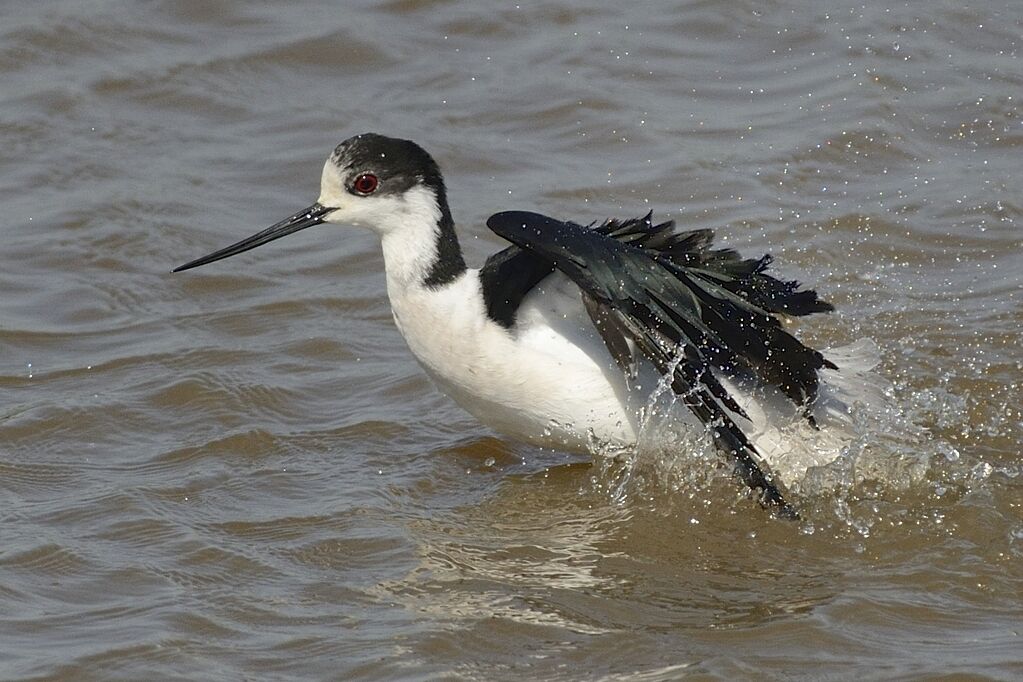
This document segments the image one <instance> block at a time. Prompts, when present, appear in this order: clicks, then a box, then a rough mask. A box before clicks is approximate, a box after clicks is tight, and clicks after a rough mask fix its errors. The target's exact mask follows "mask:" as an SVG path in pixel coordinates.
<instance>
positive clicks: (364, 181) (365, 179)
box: [352, 173, 380, 195]
mask: <svg viewBox="0 0 1023 682" xmlns="http://www.w3.org/2000/svg"><path fill="white" fill-rule="evenodd" d="M379 184H380V180H379V179H378V178H377V176H375V175H373V174H372V173H363V174H362V175H360V176H359V177H357V178H355V182H353V183H352V189H354V190H355V191H356V192H358V193H359V194H363V195H365V194H372V193H373V192H375V191H377V185H379Z"/></svg>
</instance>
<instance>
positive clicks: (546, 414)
mask: <svg viewBox="0 0 1023 682" xmlns="http://www.w3.org/2000/svg"><path fill="white" fill-rule="evenodd" d="M543 285H544V286H542V287H537V289H536V290H534V291H533V292H531V294H530V296H529V297H527V299H526V300H525V301H524V302H523V304H522V306H521V307H520V310H519V316H518V324H517V325H516V328H515V329H513V330H506V329H504V328H502V327H500V326H499V325H497V324H496V323H494V322H492V321H491V320H490V319H489V318H487V317H486V314H485V312H484V310H483V302H482V297H481V295H480V292H479V285H478V279H477V277H476V276H475V272H474V271H470V272H469V273H467V275H466V276H464V277H462V278H460V279H459V280H457V281H456V282H454V283H452V284H451V285H449V286H447V287H445V288H444V289H442V290H440V291H419V292H416V291H412V292H409V291H406V292H404V295H403V296H400V297H392V301H391V307H392V310H393V312H394V318H395V322H396V324H397V325H398V328H399V329H400V330H401V332H402V334H403V336H404V337H405V340H406V342H407V343H408V345H409V348H410V349H411V350H412V353H413V355H415V357H416V359H417V360H419V362H420V364H421V365H422V366H423V368H424V369H425V370H426V372H427V374H429V375H430V377H431V378H432V379H433V380H434V382H436V383H437V384H438V386H439V387H440V388H441V389H442V390H443V391H444V392H445V393H447V394H448V395H450V396H451V397H452V398H453V399H454V400H455V401H456V402H457V403H458V404H459V405H460V406H461V407H462V408H463V409H465V410H466V411H467V412H469V413H470V414H472V415H473V416H474V417H476V418H477V419H479V420H480V421H481V422H482V423H484V424H486V425H487V426H489V427H490V428H492V429H494V430H496V431H499V432H501V433H503V434H505V435H508V436H511V437H512V438H515V439H517V440H522V441H525V442H528V443H533V444H535V445H541V446H545V447H552V448H556V449H561V450H573V451H586V450H588V449H590V448H591V447H592V445H593V442H594V439H596V440H597V441H599V442H608V443H612V444H619V445H630V444H633V443H635V441H636V433H637V430H638V412H639V408H640V407H641V406H642V403H640V404H639V405H635V404H633V403H634V402H635V399H634V397H633V396H632V395H631V394H630V393H629V391H628V388H627V386H626V383H625V379H624V377H623V376H622V374H621V372H620V371H619V370H618V368H617V366H615V364H614V361H613V360H612V359H611V356H610V355H609V354H608V352H607V350H606V349H605V347H604V344H603V342H602V341H601V340H600V338H599V336H598V335H597V333H596V330H594V329H593V326H592V323H591V322H590V320H589V317H588V316H587V315H586V312H585V310H584V309H583V307H582V302H581V299H580V298H579V293H578V290H577V289H575V285H573V284H572V283H571V282H569V281H568V280H567V279H566V278H564V277H563V276H561V275H560V274H555V275H553V276H551V277H549V278H547V279H546V280H545V281H544V283H543ZM573 290H574V291H573ZM395 298H397V299H398V300H395ZM541 302H542V303H541Z"/></svg>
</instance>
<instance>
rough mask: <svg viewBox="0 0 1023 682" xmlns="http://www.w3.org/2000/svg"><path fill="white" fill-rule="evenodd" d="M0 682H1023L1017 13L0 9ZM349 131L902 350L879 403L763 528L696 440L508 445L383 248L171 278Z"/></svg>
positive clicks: (302, 192)
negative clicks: (418, 320)
mask: <svg viewBox="0 0 1023 682" xmlns="http://www.w3.org/2000/svg"><path fill="white" fill-rule="evenodd" d="M0 27H2V28H0V72H2V73H3V84H4V85H3V88H2V90H0V149H2V152H0V202H2V205H3V209H4V210H3V220H2V222H0V230H2V236H3V247H2V249H0V292H3V294H2V296H0V396H2V402H0V490H2V495H3V499H4V504H3V511H2V512H0V515H2V524H0V539H2V543H0V677H3V678H5V679H54V680H58V679H59V680H81V679H295V678H313V679H341V678H352V677H360V678H402V679H423V678H454V679H523V678H543V679H566V680H569V679H601V678H603V679H643V680H652V679H677V678H679V677H685V676H688V675H693V676H703V677H704V678H706V677H709V678H718V679H737V678H747V677H754V676H757V677H767V678H777V679H782V678H784V679H790V678H797V679H798V678H805V679H820V678H829V679H849V678H868V679H870V678H879V677H880V678H918V677H935V676H941V675H960V674H965V673H972V674H975V675H978V676H982V677H986V678H991V679H1012V678H1018V677H1021V676H1023V655H1021V654H1020V652H1021V651H1023V642H1021V632H1023V616H1021V614H1023V597H1021V594H1023V592H1021V589H1020V586H1021V582H1023V569H1021V558H1023V513H1021V508H1023V478H1021V476H1020V449H1019V443H1020V441H1021V438H1023V426H1021V412H1023V400H1021V398H1020V381H1021V377H1023V351H1021V347H1020V332H1019V330H1020V326H1021V324H1023V302H1021V285H1023V259H1021V258H1020V255H1019V254H1020V250H1021V247H1023V233H1021V230H1020V225H1019V223H1018V222H1017V221H1019V220H1020V219H1021V214H1023V194H1021V191H1020V189H1019V187H1020V182H1019V169H1020V152H1021V147H1023V119H1021V113H1023V112H1021V109H1020V103H1019V100H1020V96H1021V95H1020V93H1021V92H1023V88H1021V86H1023V64H1021V60H1020V56H1019V55H1020V50H1021V42H1023V40H1021V38H1020V36H1021V34H1023V14H1021V13H1020V12H1019V10H1018V8H1016V7H1015V6H1014V5H1012V4H1011V3H998V2H980V3H973V4H971V5H970V6H969V7H960V6H959V5H958V4H956V3H949V2H939V3H927V4H917V3H900V4H897V5H896V6H894V7H882V6H877V7H864V6H861V5H849V4H841V3H836V2H830V1H828V2H822V3H815V4H813V5H808V4H806V3H797V2H786V1H778V2H769V3H766V4H765V3H763V2H745V1H741V2H721V1H716V2H715V1H705V2H660V3H653V4H649V5H636V4H621V5H619V6H615V7H609V6H605V5H601V4H599V3H586V2H582V1H581V0H561V1H558V2H548V3H542V4H528V3H523V4H520V5H514V4H510V3H497V2H490V3H472V4H471V5H470V4H466V3H449V2H439V1H435V2H414V1H412V0H404V1H403V0H392V1H390V2H370V1H369V0H365V1H362V2H352V3H345V4H344V6H343V7H341V6H337V5H336V4H334V3H317V2H295V3H288V4H286V5H273V6H266V7H264V6H259V5H255V4H253V3H244V2H238V1H237V0H229V1H227V2H221V3H216V4H209V3H203V2H194V1H187V0H181V1H170V0H168V1H164V2H152V3H141V4H140V3H132V2H126V1H124V0H93V1H91V2H87V3H69V2H39V3H31V4H30V3H14V4H8V5H7V6H5V7H4V8H3V9H0ZM366 130H376V131H378V132H382V133H386V134H391V135H395V136H401V137H408V138H412V139H415V140H417V141H419V142H420V143H421V144H422V145H423V146H425V147H426V148H427V149H428V150H429V151H430V152H431V153H433V154H434V156H435V157H436V158H437V159H438V161H439V162H440V163H441V165H442V167H443V169H444V171H445V174H446V177H447V180H448V184H449V186H450V198H451V201H452V206H453V211H454V213H455V219H456V222H457V223H458V224H459V229H460V232H461V235H462V240H463V246H464V248H465V250H466V252H467V256H468V259H469V260H470V261H471V262H472V263H475V264H478V263H480V262H482V259H483V258H484V257H485V255H486V254H487V253H489V252H490V251H492V250H494V249H496V248H498V247H499V246H500V241H499V240H498V239H497V238H496V237H495V236H493V235H490V234H487V232H486V229H485V228H484V227H483V222H484V220H485V219H486V217H487V216H488V215H490V214H491V213H493V212H495V211H498V210H505V209H513V208H516V209H524V210H538V211H543V212H548V213H550V214H552V215H556V216H562V217H566V218H573V219H575V220H580V221H589V220H597V219H601V218H604V217H606V216H609V215H620V216H630V215H637V214H640V213H645V212H646V211H648V210H651V209H652V210H654V211H655V216H660V217H671V218H675V219H676V220H678V221H680V223H682V224H683V225H685V226H687V227H690V228H700V227H709V228H714V229H715V230H717V231H718V234H719V239H720V240H721V241H722V243H724V244H727V245H730V246H734V247H736V248H740V249H741V250H742V251H743V252H745V253H748V254H749V255H751V256H752V255H759V254H761V253H764V252H767V251H770V252H771V253H773V254H774V255H775V256H776V257H777V267H778V270H779V271H780V272H781V273H782V274H784V275H785V276H787V277H794V278H799V279H801V280H802V281H805V282H808V283H811V284H812V285H813V286H815V287H816V288H818V289H819V291H820V292H821V293H822V295H824V296H825V297H826V298H828V299H829V300H832V301H833V302H835V304H836V305H837V306H838V308H839V312H838V313H836V314H833V315H830V316H824V317H821V318H819V319H811V320H808V321H806V322H805V323H803V324H801V325H800V328H799V332H800V334H801V336H802V337H803V338H804V339H807V340H809V341H812V342H814V343H817V344H821V345H839V344H842V343H846V342H850V341H853V340H855V339H857V338H860V337H863V336H868V337H871V338H873V339H875V340H876V341H877V343H878V344H879V345H880V347H881V348H882V354H883V364H882V367H881V372H882V374H883V375H884V376H885V377H886V378H887V379H888V380H889V381H891V382H892V386H893V394H892V397H891V408H892V409H891V411H890V413H889V414H888V415H887V416H886V417H885V420H882V422H879V423H867V422H864V423H863V424H861V425H860V426H861V427H862V428H861V432H862V436H863V437H862V438H861V439H860V440H859V441H857V442H856V443H854V444H853V445H852V446H851V448H850V451H849V453H847V458H846V459H845V460H844V461H843V463H842V464H841V465H840V466H837V467H836V468H834V470H831V471H828V472H822V473H821V474H820V475H819V476H818V477H817V478H816V479H814V480H813V481H808V482H806V484H805V486H804V487H805V489H806V494H805V495H804V496H803V498H802V499H801V504H802V506H803V509H804V520H803V521H802V522H801V523H786V522H782V521H778V520H774V519H772V518H771V517H769V516H768V515H766V514H764V513H763V512H762V511H760V510H759V509H758V508H757V507H756V505H755V504H754V503H752V502H751V501H749V500H747V499H745V497H744V496H743V495H742V494H741V491H739V490H738V488H737V487H736V485H735V484H734V482H732V481H731V480H729V479H728V477H727V475H726V473H727V472H724V471H720V470H715V469H713V468H709V467H707V465H706V464H705V463H701V462H700V461H698V460H694V459H693V458H692V457H687V454H686V453H677V454H676V455H674V456H671V455H670V454H669V453H663V454H662V456H660V457H654V458H647V459H646V460H640V461H635V462H631V463H630V462H624V463H623V462H607V461H602V462H599V463H597V464H595V465H593V466H590V465H589V464H588V463H587V462H586V461H583V460H580V459H579V458H575V457H569V456H566V455H562V454H559V453H551V452H542V451H539V450H536V449H533V448H530V447H526V446H522V445H518V444H515V443H512V442H506V441H504V440H501V439H499V438H498V437H496V435H495V434H492V433H490V432H489V431H487V430H486V429H485V428H483V427H481V426H479V425H478V424H476V423H475V422H474V421H473V420H472V419H471V418H469V417H468V416H467V415H465V414H464V413H463V412H461V411H460V410H459V409H458V408H457V407H455V406H454V405H453V403H451V401H449V400H448V399H447V398H446V397H444V396H443V395H441V394H440V393H438V392H437V391H436V389H434V388H433V387H432V386H431V385H430V383H429V381H428V380H427V379H426V378H425V376H424V375H423V374H422V372H421V371H420V370H419V368H418V367H417V366H416V364H415V362H414V361H413V360H412V358H411V357H410V355H409V354H408V352H407V350H406V349H405V347H404V343H403V341H402V339H401V338H400V336H399V335H398V332H397V331H396V329H395V328H394V326H393V323H392V321H391V318H390V312H389V310H388V306H387V301H386V298H385V295H384V288H383V276H382V262H381V258H380V255H379V248H378V245H377V244H376V241H375V238H374V237H372V236H371V235H369V234H366V233H362V232H359V231H356V230H346V229H342V228H323V229H320V230H308V231H306V232H303V233H302V234H301V235H296V236H294V237H291V238H289V239H288V240H284V241H281V242H277V243H275V244H274V245H272V246H268V247H265V248H264V249H260V250H259V251H256V252H253V253H251V254H246V255H244V256H239V257H237V258H235V259H232V260H230V261H227V262H225V263H222V264H218V265H217V266H211V267H208V268H204V269H202V270H197V271H195V272H189V273H184V274H179V275H171V274H170V273H169V270H170V269H171V268H172V267H174V266H176V265H179V264H181V263H183V262H185V261H187V260H190V259H191V258H194V257H196V256H199V255H202V254H204V253H207V252H208V251H211V250H213V249H214V248H217V247H220V246H223V245H225V244H228V243H230V242H233V241H235V240H236V239H238V238H240V237H243V236H246V235H248V234H250V233H252V232H254V231H256V230H257V229H259V228H262V227H264V226H266V225H269V224H270V223H272V222H275V221H276V220H278V219H279V218H281V217H283V216H285V215H289V214H290V213H292V212H293V211H294V210H297V209H299V208H301V207H303V206H306V205H308V204H309V203H310V202H311V201H312V200H313V199H315V197H316V194H317V191H318V188H317V183H318V179H319V170H320V166H321V164H322V161H323V159H324V158H325V157H326V155H327V153H328V152H329V150H330V149H331V148H332V146H333V145H334V144H336V142H338V141H339V140H341V139H343V138H345V137H348V136H349V135H352V134H355V133H358V132H363V131H366Z"/></svg>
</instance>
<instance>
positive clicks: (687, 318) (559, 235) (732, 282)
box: [480, 211, 834, 514]
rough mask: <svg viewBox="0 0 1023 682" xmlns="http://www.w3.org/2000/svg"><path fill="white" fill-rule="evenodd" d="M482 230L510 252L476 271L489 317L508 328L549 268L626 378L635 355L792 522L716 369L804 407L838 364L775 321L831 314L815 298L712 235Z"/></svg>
mask: <svg viewBox="0 0 1023 682" xmlns="http://www.w3.org/2000/svg"><path fill="white" fill-rule="evenodd" d="M487 226H488V227H490V229H491V230H493V231H494V232H495V233H497V234H498V235H500V236H501V237H504V238H505V239H507V240H508V241H510V242H512V243H513V244H514V245H515V246H512V247H510V248H508V249H505V250H504V251H501V252H499V253H497V254H495V255H494V256H491V258H489V259H488V260H487V262H486V264H485V265H484V267H483V268H482V269H481V271H480V278H481V281H482V283H483V291H484V297H485V300H486V303H487V310H488V313H489V314H490V316H491V317H492V318H493V319H495V320H496V321H497V322H499V323H500V324H503V325H504V326H506V327H511V326H512V325H513V324H514V315H515V311H516V310H517V308H518V306H519V304H521V302H522V299H523V298H524V297H525V295H526V294H527V293H528V292H529V290H530V289H532V287H534V286H536V285H537V284H538V283H539V282H540V281H541V280H542V279H543V278H544V277H546V276H547V275H549V274H550V273H551V272H553V271H554V270H555V269H558V270H560V271H562V272H563V273H564V274H565V275H566V276H568V277H569V278H570V279H571V280H572V281H573V282H575V284H576V285H577V286H579V288H580V289H581V291H582V292H583V302H584V303H585V305H586V309H587V311H588V312H589V315H590V317H591V319H592V320H593V322H594V324H595V325H596V327H597V329H598V331H599V332H600V335H601V338H603V340H604V342H605V345H606V346H607V348H608V350H609V351H610V353H611V355H612V356H613V357H614V358H615V360H616V362H618V363H619V365H620V366H621V367H622V368H623V370H626V371H630V368H631V367H634V366H635V362H636V358H635V357H633V356H632V349H633V348H636V349H638V350H639V351H640V352H641V353H642V354H643V356H645V357H646V358H647V359H648V360H649V361H650V362H651V363H653V365H654V366H655V367H656V368H657V370H658V371H659V372H661V373H662V374H668V373H669V372H671V373H672V389H673V390H674V391H675V393H676V394H678V395H679V396H680V397H681V398H682V400H683V402H684V403H685V404H686V405H687V406H688V407H689V409H690V410H691V411H692V412H693V413H694V414H695V415H696V416H697V417H698V418H699V419H700V421H701V422H702V423H703V424H705V425H706V426H707V428H708V429H710V430H711V432H712V433H713V435H714V438H715V441H716V442H717V443H718V445H719V446H720V447H721V448H722V449H723V450H724V451H726V452H727V453H728V454H729V455H730V456H731V457H732V458H733V461H734V462H735V464H736V465H737V470H738V472H739V474H740V475H741V477H742V478H743V480H744V481H745V482H746V483H747V484H748V485H749V486H750V487H751V488H754V489H756V490H760V491H761V494H762V501H763V502H764V503H765V504H769V505H772V506H775V507H777V508H778V509H780V510H781V511H782V512H783V513H786V514H794V512H793V511H792V509H791V507H789V506H788V504H787V503H786V502H785V499H784V496H783V494H782V492H781V490H780V487H779V484H778V482H776V481H774V480H772V476H771V474H770V473H769V472H768V470H767V469H766V467H765V465H764V464H763V463H762V461H761V459H760V456H759V453H758V452H757V450H756V448H755V447H754V445H753V444H752V443H751V442H750V440H749V439H748V438H747V437H746V435H745V434H744V433H743V431H742V429H741V428H739V426H738V425H737V424H736V423H735V421H734V420H733V419H732V417H731V416H730V415H729V411H730V412H731V413H732V414H735V415H739V416H743V417H745V416H746V415H745V414H744V413H743V411H742V409H741V408H740V406H739V405H738V404H737V403H736V402H735V400H734V398H733V397H732V396H731V395H729V393H728V391H727V390H726V389H725V387H724V386H723V385H722V384H721V383H720V381H719V380H718V378H717V377H716V375H715V372H714V370H718V371H720V372H723V373H725V374H727V375H733V376H734V375H743V374H749V375H753V376H756V377H757V378H759V379H760V380H761V381H763V382H764V383H766V384H769V385H771V386H775V387H777V388H778V389H779V390H781V391H782V392H783V393H784V394H785V395H786V396H788V397H789V398H790V399H791V400H792V401H793V402H794V403H795V404H797V405H800V406H803V407H804V408H808V406H809V404H810V403H811V402H812V401H813V399H814V398H815V397H816V395H817V391H818V386H819V382H818V376H817V371H818V370H819V369H821V368H822V367H832V368H834V365H833V364H832V363H830V362H829V361H828V360H826V359H825V358H824V357H823V356H822V355H821V354H820V353H819V352H817V351H816V350H814V349H812V348H809V347H807V346H805V345H803V344H802V343H801V342H800V341H799V340H798V339H796V338H795V337H794V336H792V335H791V334H789V333H788V332H787V331H785V330H784V328H783V327H782V326H781V323H780V321H779V320H778V318H777V317H776V315H777V314H787V315H808V314H811V313H815V312H824V311H828V310H831V309H832V307H831V305H830V304H828V303H826V302H824V301H821V300H820V299H819V298H818V297H817V294H816V293H815V292H814V291H811V290H800V289H799V285H798V283H796V282H791V281H782V280H779V279H776V278H774V277H772V276H771V275H768V274H767V273H766V269H767V266H768V264H769V263H770V259H769V258H768V257H766V256H765V257H764V258H760V259H755V260H750V259H743V258H741V257H740V256H739V254H738V253H737V252H735V251H734V250H731V249H715V248H712V241H713V233H712V232H711V231H710V230H696V231H690V232H676V231H675V229H674V224H673V223H672V222H665V223H661V224H658V225H654V224H653V223H652V222H651V220H650V216H649V215H647V216H646V217H644V218H639V219H634V220H627V221H608V222H605V223H603V224H602V225H599V226H595V227H592V226H591V227H584V226H582V225H577V224H574V223H570V222H563V221H559V220H555V219H553V218H549V217H547V216H543V215H540V214H537V213H529V212H524V211H508V212H504V213H498V214H496V215H493V216H491V217H490V219H489V220H488V221H487Z"/></svg>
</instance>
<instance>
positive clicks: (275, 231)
mask: <svg viewBox="0 0 1023 682" xmlns="http://www.w3.org/2000/svg"><path fill="white" fill-rule="evenodd" d="M333 210H334V209H332V208H329V207H327V206H323V205H322V204H319V203H316V204H313V205H312V206H310V207H308V208H305V209H302V210H301V211H299V212H298V213H295V214H294V215H291V216H289V217H287V218H285V219H284V220H282V221H280V222H279V223H275V224H273V225H271V226H270V227H268V228H266V229H265V230H263V231H262V232H257V233H256V234H254V235H252V236H251V237H246V238H245V239H243V240H241V241H240V242H236V243H234V244H231V245H230V246H225V247H224V248H222V249H220V250H218V251H214V252H213V253H209V254H207V255H205V256H202V257H201V258H196V259H195V260H192V261H189V262H187V263H185V264H184V265H179V266H178V267H176V268H174V269H173V270H171V272H181V271H182V270H191V269H192V268H197V267H199V266H200V265H206V264H208V263H213V262H214V261H218V260H223V259H224V258H229V257H231V256H235V255H237V254H239V253H243V252H245V251H248V250H249V249H254V248H256V247H257V246H262V245H263V244H266V243H267V242H272V241H273V240H275V239H280V238H281V237H284V236H286V235H289V234H292V233H294V232H298V231H299V230H304V229H306V228H307V227H312V226H313V225H319V224H320V223H322V222H323V221H324V220H325V219H326V216H327V214H328V213H330V212H331V211H333Z"/></svg>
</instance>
